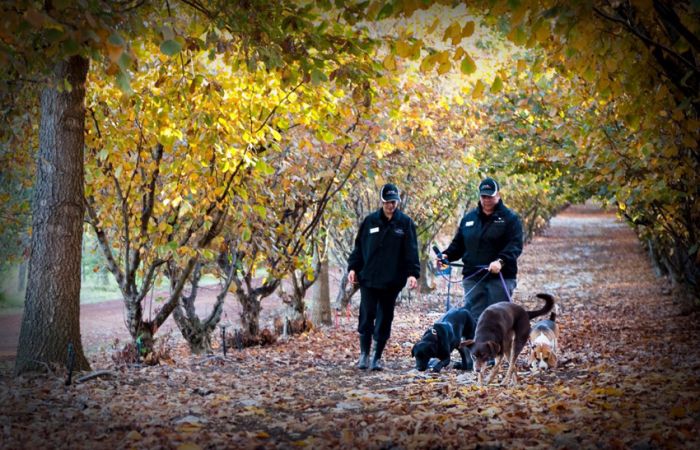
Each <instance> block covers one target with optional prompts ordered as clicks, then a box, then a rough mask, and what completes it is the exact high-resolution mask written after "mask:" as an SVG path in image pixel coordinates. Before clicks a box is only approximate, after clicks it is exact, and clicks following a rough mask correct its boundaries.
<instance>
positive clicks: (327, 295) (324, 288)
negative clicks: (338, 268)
mask: <svg viewBox="0 0 700 450" xmlns="http://www.w3.org/2000/svg"><path fill="white" fill-rule="evenodd" d="M315 286H316V287H315V288H314V300H313V307H312V310H311V322H313V323H314V324H315V325H331V324H332V321H331V291H330V280H329V274H328V260H327V259H326V260H324V261H321V270H320V271H319V273H318V280H317V281H316V283H315Z"/></svg>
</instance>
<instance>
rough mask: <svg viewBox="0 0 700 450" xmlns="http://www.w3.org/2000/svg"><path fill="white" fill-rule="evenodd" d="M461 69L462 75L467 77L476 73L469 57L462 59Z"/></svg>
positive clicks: (472, 61) (474, 65)
mask: <svg viewBox="0 0 700 450" xmlns="http://www.w3.org/2000/svg"><path fill="white" fill-rule="evenodd" d="M460 68H461V69H462V73H464V74H466V75H469V74H472V73H474V72H476V64H475V63H474V60H473V59H472V58H471V57H470V56H469V55H465V56H464V59H463V60H462V65H461V66H460Z"/></svg>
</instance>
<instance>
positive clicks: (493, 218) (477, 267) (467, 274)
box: [438, 178, 523, 321]
mask: <svg viewBox="0 0 700 450" xmlns="http://www.w3.org/2000/svg"><path fill="white" fill-rule="evenodd" d="M522 251H523V227H522V224H521V222H520V218H519V217H518V215H517V214H515V213H514V212H513V211H511V210H510V209H508V208H506V205H505V204H504V203H503V201H502V200H501V196H500V186H499V185H498V183H497V182H496V180H494V179H493V178H485V179H484V180H482V181H481V183H479V204H478V205H477V207H476V208H474V209H472V210H471V211H469V212H467V213H466V214H465V215H464V217H462V220H461V221H460V223H459V228H458V229H457V233H455V236H454V238H453V239H452V242H451V243H450V246H449V247H448V248H447V250H445V251H444V252H443V254H442V257H443V259H446V260H448V261H455V260H457V259H459V258H461V259H462V262H463V263H464V269H463V270H462V274H463V275H464V279H463V280H462V286H463V287H464V307H465V308H467V309H468V310H469V312H470V313H471V314H472V317H474V320H475V321H478V320H479V316H481V313H482V312H483V311H484V310H485V309H486V308H487V307H488V306H490V305H492V304H494V303H498V302H502V301H508V300H509V299H510V296H511V295H512V294H513V290H515V287H516V285H517V283H516V276H517V274H518V257H519V256H520V253H522ZM439 264H440V260H438V265H439ZM485 270H487V271H488V275H487V276H486V277H485V278H484V279H483V280H482V279H481V278H482V277H484V275H485V274H486V273H487V272H485ZM499 274H500V275H499ZM501 275H503V280H501ZM504 283H505V286H504ZM506 288H507V289H508V292H507V293H506Z"/></svg>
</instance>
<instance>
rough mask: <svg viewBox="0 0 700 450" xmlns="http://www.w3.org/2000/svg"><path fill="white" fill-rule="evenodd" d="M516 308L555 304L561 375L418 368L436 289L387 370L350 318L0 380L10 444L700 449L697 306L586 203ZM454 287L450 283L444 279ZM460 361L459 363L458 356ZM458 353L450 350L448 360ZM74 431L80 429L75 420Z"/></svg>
mask: <svg viewBox="0 0 700 450" xmlns="http://www.w3.org/2000/svg"><path fill="white" fill-rule="evenodd" d="M520 267H521V273H520V276H519V283H520V285H519V287H518V288H517V290H516V295H515V299H514V300H515V301H516V302H517V303H520V304H523V305H525V306H526V307H527V308H528V309H533V308H534V307H535V305H536V304H537V302H536V301H535V300H533V299H532V298H531V297H532V296H533V295H534V294H535V293H537V292H541V291H549V292H551V293H553V294H554V295H556V296H557V297H558V299H559V303H560V306H561V313H560V316H559V317H558V322H559V324H560V326H561V329H562V336H561V346H562V351H561V353H560V361H561V363H560V366H559V367H558V368H557V369H556V370H554V371H552V372H549V373H545V374H531V373H530V372H529V371H528V370H527V368H526V366H525V364H524V359H525V358H524V356H525V355H521V358H520V360H519V363H520V364H519V375H520V383H519V384H518V385H517V386H514V387H505V386H499V385H491V386H488V387H480V386H478V385H476V383H475V380H474V375H473V374H472V373H462V372H459V371H456V370H454V369H452V368H448V369H446V370H443V371H442V372H441V373H439V374H433V373H426V372H423V373H420V372H416V371H415V370H412V367H413V361H412V359H411V357H410V349H411V346H412V344H413V343H414V342H416V341H417V340H418V339H419V337H420V336H421V335H422V333H423V331H424V330H425V329H426V327H427V326H429V325H430V324H431V323H432V321H434V320H435V319H436V318H437V317H439V316H440V315H441V314H442V311H443V300H444V298H443V297H442V296H440V295H435V294H433V295H424V296H422V297H421V298H418V299H416V298H414V299H413V301H412V302H411V303H410V304H408V303H404V304H402V305H400V306H399V307H398V308H397V315H396V321H395V326H394V328H393V333H392V338H391V341H390V345H389V346H388V348H387V351H386V366H387V370H385V371H383V372H374V373H372V372H370V373H367V372H363V371H359V370H357V369H355V368H354V367H353V365H354V362H355V360H356V358H357V353H358V343H357V336H356V333H355V331H354V328H355V318H352V319H351V320H347V319H343V320H342V321H341V322H340V323H339V325H338V326H337V327H335V326H334V327H330V328H324V329H321V330H317V331H315V332H312V333H308V334H305V335H302V336H297V337H294V338H292V339H289V340H287V341H284V342H279V343H278V344H276V345H275V346H273V347H268V348H250V349H245V350H243V351H234V352H231V353H229V354H228V356H227V357H226V358H223V357H221V356H220V355H219V356H215V357H209V358H205V357H196V356H190V355H188V354H187V352H186V351H184V350H183V349H182V348H177V349H174V362H173V363H171V364H164V365H160V366H155V367H143V368H138V367H131V368H121V369H119V368H114V367H113V365H111V361H110V359H109V354H108V353H99V354H96V355H95V357H94V359H93V368H109V369H111V370H113V371H114V375H113V376H111V377H107V378H105V379H94V380H91V381H88V382H86V383H82V384H77V385H74V386H72V387H65V386H64V384H63V380H64V378H63V376H64V375H63V374H55V375H53V376H51V375H49V376H45V375H44V376H38V377H25V378H21V379H10V378H7V377H3V378H1V379H0V405H1V406H0V433H1V434H0V439H2V441H0V446H1V447H2V448H45V447H54V448H71V449H73V448H91V449H92V448H132V447H136V448H177V447H179V446H183V448H185V446H187V448H205V447H207V448H266V449H267V448H284V449H287V448H392V449H403V448H406V449H408V448H469V449H471V448H490V449H496V448H508V449H511V448H546V449H549V448H560V449H565V448H566V449H578V448H584V449H587V448H615V449H626V448H634V449H657V448H700V425H699V424H700V400H698V399H700V347H699V346H698V345H697V343H698V341H699V339H700V331H699V329H698V318H699V315H698V313H697V312H695V313H693V314H690V315H682V314H681V313H680V310H681V309H680V307H679V305H677V304H676V303H674V299H673V298H672V296H670V295H667V294H665V293H664V292H665V284H664V283H663V281H662V280H659V279H656V278H655V277H654V276H653V274H652V272H651V268H650V265H649V263H648V260H647V258H646V255H645V254H644V252H643V250H642V249H641V247H640V246H639V244H638V242H637V240H636V238H635V237H634V235H633V234H632V233H631V231H630V230H629V229H627V228H626V227H625V226H624V225H623V224H620V223H618V222H617V221H616V220H615V217H614V216H613V215H610V214H606V213H603V212H601V211H599V210H596V209H592V208H585V207H577V208H570V209H569V210H567V211H565V212H564V213H563V214H561V215H560V216H558V217H557V218H555V219H554V220H553V222H552V226H551V228H549V229H548V230H547V232H546V233H545V235H544V236H541V237H537V238H536V239H535V240H534V241H533V242H532V243H531V244H530V245H528V246H527V247H526V249H525V252H524V253H523V256H522V257H521V259H520ZM440 287H441V293H442V292H444V284H443V285H441V286H440ZM455 355H456V354H455ZM453 356H454V355H453ZM68 424H69V426H67V425H68Z"/></svg>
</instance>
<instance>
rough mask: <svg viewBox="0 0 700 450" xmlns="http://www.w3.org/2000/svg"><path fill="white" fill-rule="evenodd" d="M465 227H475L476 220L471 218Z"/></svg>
mask: <svg viewBox="0 0 700 450" xmlns="http://www.w3.org/2000/svg"><path fill="white" fill-rule="evenodd" d="M464 226H465V227H473V226H474V221H473V220H470V221H469V222H467V223H465V224H464Z"/></svg>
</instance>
